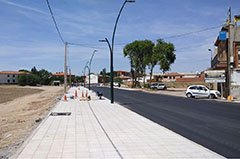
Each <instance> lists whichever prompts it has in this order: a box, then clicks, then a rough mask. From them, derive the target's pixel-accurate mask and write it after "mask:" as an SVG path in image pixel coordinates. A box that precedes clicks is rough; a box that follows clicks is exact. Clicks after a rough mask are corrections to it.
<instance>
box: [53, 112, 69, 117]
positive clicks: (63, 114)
mask: <svg viewBox="0 0 240 159" xmlns="http://www.w3.org/2000/svg"><path fill="white" fill-rule="evenodd" d="M50 115H51V116H69V115H71V112H52V113H51V114H50Z"/></svg>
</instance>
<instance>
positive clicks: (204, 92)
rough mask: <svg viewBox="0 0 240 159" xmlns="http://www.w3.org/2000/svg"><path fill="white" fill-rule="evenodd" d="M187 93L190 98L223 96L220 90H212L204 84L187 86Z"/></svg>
mask: <svg viewBox="0 0 240 159" xmlns="http://www.w3.org/2000/svg"><path fill="white" fill-rule="evenodd" d="M185 94H186V96H187V97H188V98H194V97H200V98H204V97H208V98H210V99H214V98H218V97H221V94H220V92H219V91H217V90H210V89H208V88H207V87H206V86H203V85H191V86H189V87H188V88H187V90H186V92H185Z"/></svg>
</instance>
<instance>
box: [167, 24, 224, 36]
mask: <svg viewBox="0 0 240 159" xmlns="http://www.w3.org/2000/svg"><path fill="white" fill-rule="evenodd" d="M223 25H224V24H221V25H218V26H215V27H210V28H205V29H201V30H197V31H191V32H187V33H183V34H178V35H173V36H168V37H164V38H163V39H170V38H177V37H182V36H187V35H191V34H194V33H200V32H204V31H208V30H212V29H216V28H219V27H221V26H223Z"/></svg>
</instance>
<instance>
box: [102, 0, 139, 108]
mask: <svg viewBox="0 0 240 159" xmlns="http://www.w3.org/2000/svg"><path fill="white" fill-rule="evenodd" d="M127 2H129V3H134V2H135V0H125V1H124V3H123V4H122V7H121V9H120V11H119V13H118V16H117V19H116V22H115V25H114V29H113V35H112V46H111V45H110V43H109V41H108V39H107V38H105V40H99V42H107V44H108V47H109V50H110V56H111V58H110V60H111V61H110V72H111V75H110V76H111V78H110V83H111V91H110V94H111V103H112V104H113V103H114V91H113V77H114V75H113V49H114V39H115V33H116V29H117V24H118V20H119V18H120V15H121V13H122V10H123V8H124V6H125V4H126V3H127Z"/></svg>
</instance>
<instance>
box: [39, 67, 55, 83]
mask: <svg viewBox="0 0 240 159" xmlns="http://www.w3.org/2000/svg"><path fill="white" fill-rule="evenodd" d="M37 74H38V76H39V78H40V84H41V85H50V84H51V83H52V81H53V76H52V73H51V72H48V71H47V70H44V69H41V70H40V71H38V72H37Z"/></svg>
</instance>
